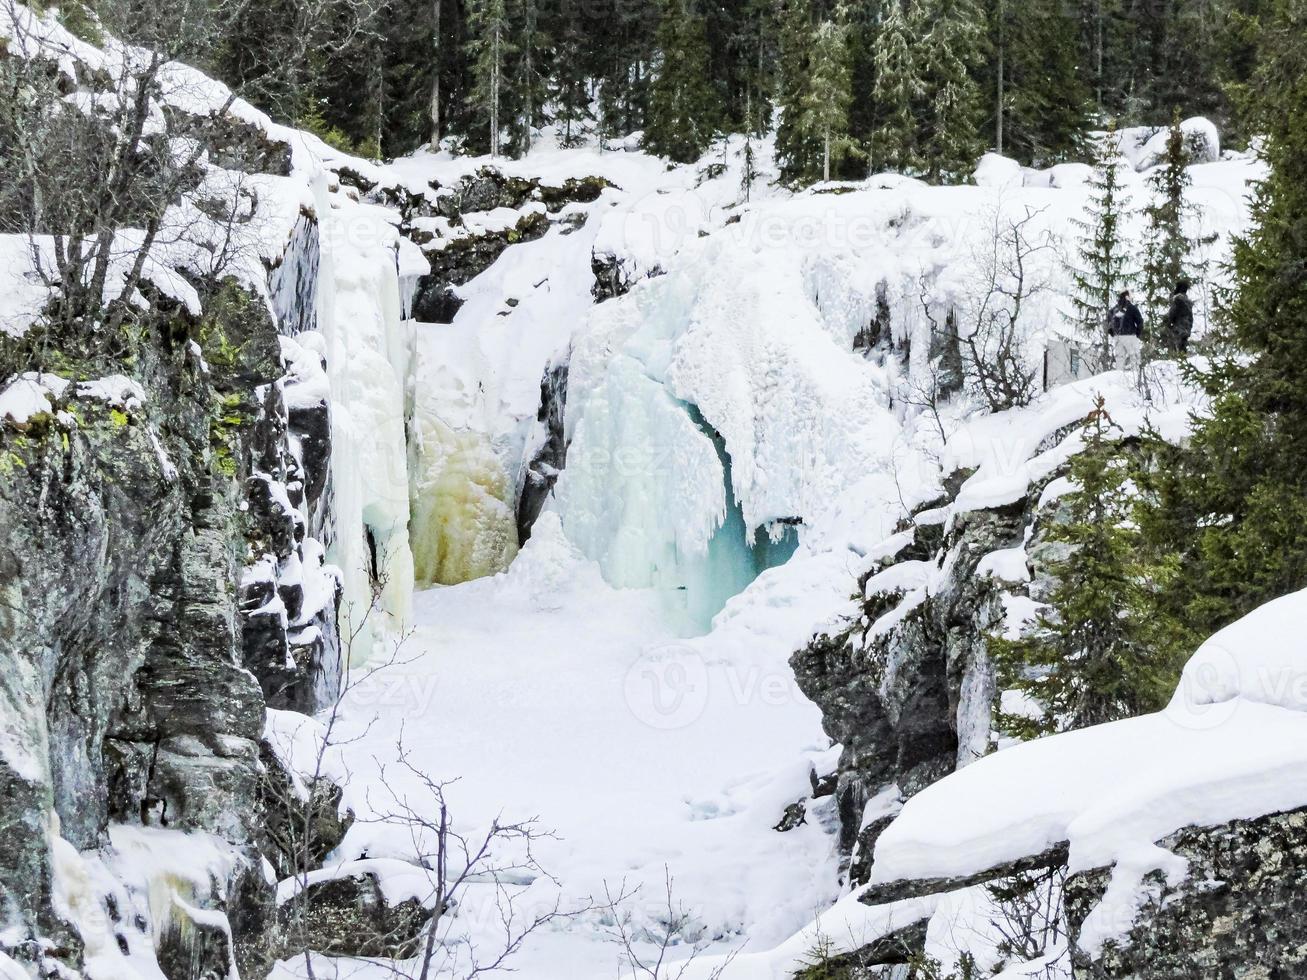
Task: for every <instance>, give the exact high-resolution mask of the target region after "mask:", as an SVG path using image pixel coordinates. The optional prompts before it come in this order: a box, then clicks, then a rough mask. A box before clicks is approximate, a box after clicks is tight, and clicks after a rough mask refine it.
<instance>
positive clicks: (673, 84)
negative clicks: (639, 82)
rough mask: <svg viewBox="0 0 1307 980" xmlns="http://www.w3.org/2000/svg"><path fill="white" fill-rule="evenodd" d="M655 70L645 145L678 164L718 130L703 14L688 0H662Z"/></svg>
mask: <svg viewBox="0 0 1307 980" xmlns="http://www.w3.org/2000/svg"><path fill="white" fill-rule="evenodd" d="M658 51H659V61H660V64H659V69H658V74H657V76H656V77H655V78H654V81H653V85H652V86H651V88H650V90H649V120H648V126H647V127H646V129H645V133H644V142H645V146H646V147H647V148H648V149H649V150H650V151H651V152H653V153H657V154H658V155H659V156H665V157H670V158H671V159H673V160H675V161H677V162H678V163H692V162H693V161H695V160H697V159H699V157H700V156H701V155H702V154H703V152H704V150H706V149H707V148H708V145H709V144H710V143H711V142H712V140H713V137H714V136H715V135H716V133H717V124H718V121H719V118H720V117H719V112H718V100H717V98H716V96H715V93H714V92H713V87H712V81H711V76H710V74H709V71H708V38H707V35H706V34H705V33H704V22H703V18H702V17H699V16H698V15H697V14H695V13H694V12H693V11H692V10H690V9H689V7H688V5H687V0H666V2H665V4H664V6H663V15H662V20H661V21H660V22H659V24H658Z"/></svg>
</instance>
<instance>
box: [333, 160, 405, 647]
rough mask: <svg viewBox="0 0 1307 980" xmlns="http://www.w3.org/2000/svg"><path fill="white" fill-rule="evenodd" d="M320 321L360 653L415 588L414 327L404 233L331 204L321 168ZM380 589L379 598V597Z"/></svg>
mask: <svg viewBox="0 0 1307 980" xmlns="http://www.w3.org/2000/svg"><path fill="white" fill-rule="evenodd" d="M314 197H315V202H316V205H317V207H316V210H317V215H318V221H319V229H320V234H321V258H320V279H319V286H318V316H317V321H318V329H319V331H320V333H321V338H322V343H323V346H324V351H323V353H324V354H325V356H326V361H327V376H328V378H329V380H330V384H331V439H332V457H331V458H332V464H331V466H332V469H331V482H332V508H331V509H332V514H333V516H334V529H333V530H334V533H333V535H332V540H331V543H330V549H329V552H328V556H327V557H328V560H329V561H331V562H332V563H334V564H335V565H337V566H339V568H340V569H341V572H342V575H343V579H344V600H343V602H342V607H341V616H342V619H343V622H342V623H341V635H342V636H346V637H348V636H354V635H355V634H357V636H356V638H355V640H354V642H353V644H352V648H351V650H350V657H351V660H352V661H353V662H355V663H357V662H360V661H363V660H366V659H367V658H368V657H369V656H370V655H372V653H373V652H374V651H375V650H376V648H377V646H378V644H379V643H380V642H381V638H382V637H383V635H384V634H385V633H386V632H398V631H399V630H400V629H401V628H402V627H403V625H404V624H405V623H406V622H407V620H408V618H409V612H410V604H411V601H412V592H413V555H412V552H411V551H410V549H409V542H408V522H409V504H408V448H407V445H406V441H405V412H406V404H407V386H408V383H409V376H410V371H411V361H412V338H411V330H410V327H409V326H408V324H406V323H405V322H404V321H403V319H402V317H401V311H402V306H401V297H400V283H399V270H398V266H397V260H396V250H397V247H398V233H397V232H396V230H395V229H394V228H393V227H392V226H391V225H390V224H388V223H387V222H386V221H385V220H384V218H383V217H381V216H380V215H378V214H376V213H375V212H374V211H373V210H371V209H367V208H364V207H353V208H351V207H348V206H342V207H339V208H338V207H336V206H335V205H337V204H338V203H340V202H336V201H333V200H332V197H331V195H330V194H329V192H328V189H327V182H326V178H325V177H321V176H320V177H319V178H318V179H317V181H316V184H315V188H314ZM374 599H375V607H374Z"/></svg>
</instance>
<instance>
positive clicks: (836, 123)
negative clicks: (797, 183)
mask: <svg viewBox="0 0 1307 980" xmlns="http://www.w3.org/2000/svg"><path fill="white" fill-rule="evenodd" d="M808 64H809V73H808V80H807V86H806V90H805V91H804V93H803V96H802V98H801V99H800V101H799V122H798V125H799V128H800V129H801V130H802V131H803V132H804V133H805V134H807V139H810V140H812V141H815V142H817V143H819V144H820V145H821V179H822V180H830V178H831V163H832V161H839V160H840V159H842V158H843V157H844V156H845V154H847V153H848V152H849V151H850V150H852V149H853V148H854V147H853V143H852V141H851V140H850V139H849V135H848V111H849V100H850V98H851V97H852V93H851V92H850V91H849V56H848V47H847V45H846V43H845V30H844V28H843V27H842V26H841V25H839V24H835V23H833V22H831V21H829V20H826V21H822V22H821V23H820V24H818V25H817V29H816V30H815V31H814V32H813V34H812V50H811V53H810V58H809V62H808Z"/></svg>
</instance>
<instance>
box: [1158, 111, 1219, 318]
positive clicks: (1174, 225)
mask: <svg viewBox="0 0 1307 980" xmlns="http://www.w3.org/2000/svg"><path fill="white" fill-rule="evenodd" d="M1188 164H1189V151H1188V149H1187V148H1186V146H1185V135H1184V131H1183V130H1182V129H1181V128H1180V119H1179V113H1177V114H1176V118H1175V120H1174V121H1173V122H1172V123H1171V129H1170V131H1169V133H1168V135H1167V140H1166V156H1165V158H1164V159H1163V161H1162V165H1161V166H1160V167H1158V168H1157V170H1156V171H1155V172H1154V173H1153V174H1152V175H1150V176H1149V178H1148V188H1149V191H1150V192H1151V200H1150V201H1149V203H1148V204H1147V205H1146V206H1145V207H1144V217H1145V219H1146V221H1147V231H1146V233H1145V249H1144V299H1145V302H1146V309H1147V314H1148V319H1149V321H1150V322H1154V323H1155V322H1157V321H1158V320H1159V319H1160V318H1161V316H1162V314H1164V313H1165V312H1166V310H1167V308H1168V305H1169V300H1170V297H1171V292H1172V290H1173V289H1174V288H1175V284H1176V282H1177V281H1178V280H1180V279H1182V278H1190V277H1191V276H1192V274H1193V272H1194V271H1195V269H1196V265H1195V263H1194V253H1195V252H1196V251H1197V249H1198V248H1199V247H1200V246H1201V245H1204V244H1208V243H1210V242H1211V241H1212V239H1211V238H1193V237H1189V236H1186V234H1185V230H1184V222H1185V218H1186V217H1188V216H1191V215H1192V214H1193V212H1194V208H1193V207H1192V206H1191V205H1189V204H1187V203H1186V202H1185V192H1186V191H1187V190H1188V189H1189V185H1190V183H1191V178H1190V176H1189V171H1188V170H1187V169H1186V168H1187V167H1188Z"/></svg>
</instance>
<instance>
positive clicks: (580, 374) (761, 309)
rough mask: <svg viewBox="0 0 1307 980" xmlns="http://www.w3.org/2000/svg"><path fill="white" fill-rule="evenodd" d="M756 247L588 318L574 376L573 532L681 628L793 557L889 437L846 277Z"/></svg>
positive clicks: (732, 251)
mask: <svg viewBox="0 0 1307 980" xmlns="http://www.w3.org/2000/svg"><path fill="white" fill-rule="evenodd" d="M755 244H756V240H755V239H754V238H753V236H752V231H751V229H748V228H745V227H743V226H738V225H737V226H731V227H729V228H726V229H724V230H722V231H720V232H718V233H717V234H715V235H713V236H710V237H708V238H704V239H701V240H699V241H697V242H694V243H691V244H690V245H689V246H688V247H687V248H686V250H685V251H684V252H682V253H681V255H679V256H678V257H677V259H676V261H675V262H674V263H672V264H671V267H670V268H669V270H668V272H667V273H666V274H665V275H663V276H659V277H657V278H655V279H652V280H649V281H647V282H645V283H643V284H641V285H640V286H638V287H637V288H636V289H635V290H633V291H632V292H631V293H630V294H629V295H627V296H625V297H623V298H621V299H618V300H614V301H611V302H609V303H605V304H602V305H601V306H599V307H597V308H596V309H595V310H594V311H593V313H592V315H591V317H590V321H589V325H588V328H587V330H586V331H584V332H583V334H582V335H581V336H580V337H579V338H578V339H577V341H576V345H575V350H574V353H573V357H572V362H571V368H570V373H569V401H568V410H567V429H568V434H569V437H570V439H571V446H570V448H569V450H568V458H567V467H566V468H565V469H564V471H563V475H562V477H561V478H560V480H559V483H558V487H557V491H556V506H557V508H558V511H559V513H560V515H561V517H562V520H563V525H564V528H565V530H566V533H567V536H568V538H569V539H570V540H572V541H573V542H574V543H575V544H576V545H577V546H578V547H580V548H581V550H582V551H583V552H584V553H585V554H586V555H587V556H588V557H590V558H592V559H595V560H597V561H598V562H599V564H600V566H601V568H602V569H603V571H604V575H605V578H607V579H608V581H609V582H611V583H613V584H614V585H618V586H625V587H641V586H645V587H649V586H652V587H656V588H659V589H661V590H664V592H665V593H666V594H667V597H668V602H669V603H670V604H671V605H672V606H673V608H674V609H675V610H676V611H677V612H678V613H680V614H681V616H682V625H683V628H684V629H685V630H686V631H688V632H701V631H703V630H705V629H707V627H708V626H709V624H710V622H711V619H712V617H713V616H714V615H715V614H716V612H718V611H719V610H720V609H721V608H722V606H723V605H724V604H725V602H726V600H727V599H729V598H730V597H731V596H732V595H734V594H736V593H738V592H740V591H742V590H743V589H744V588H745V587H746V586H747V585H748V584H749V583H750V582H751V581H753V579H754V578H755V577H756V576H757V575H758V574H759V572H760V571H762V570H763V569H765V568H767V567H770V566H771V565H773V564H776V563H778V562H781V561H784V560H785V559H786V558H788V556H789V554H790V552H791V551H792V550H793V548H794V547H795V544H796V543H797V538H798V535H799V533H800V531H799V530H797V529H796V528H795V527H794V526H792V525H797V524H799V523H800V522H801V521H802V520H803V519H805V518H810V517H815V516H817V515H818V514H819V513H820V512H821V511H822V510H823V508H824V507H826V506H827V505H828V503H829V501H830V500H831V499H833V498H834V496H835V491H836V490H837V489H838V488H840V487H843V486H846V485H849V484H851V483H853V482H856V479H857V478H858V477H860V476H861V475H863V474H864V473H865V472H867V471H868V470H871V469H875V468H877V467H878V466H879V465H880V461H881V460H883V459H884V457H885V455H886V453H885V449H886V446H887V440H891V439H893V437H894V435H895V434H896V433H897V431H898V426H897V423H896V422H895V419H894V417H893V415H892V414H891V413H890V412H889V410H888V408H887V399H886V396H885V394H884V380H885V374H884V371H883V370H882V369H881V368H879V367H878V366H876V365H874V364H872V363H870V362H868V361H866V360H864V359H863V358H862V357H861V356H860V355H858V354H856V353H855V352H854V351H853V349H852V343H851V340H852V335H853V332H854V330H855V329H856V325H857V323H858V322H859V320H860V317H861V316H862V315H864V313H865V310H866V309H867V307H868V305H869V298H868V295H867V291H865V290H862V289H860V288H855V285H854V284H855V283H856V282H858V279H857V277H856V276H852V275H846V276H843V277H840V276H836V275H829V276H814V275H813V274H812V269H811V261H810V259H809V258H808V257H806V256H805V255H804V254H803V253H802V252H799V251H796V250H790V249H785V248H771V249H767V248H761V249H759V248H755ZM818 279H820V281H821V282H822V283H823V287H822V292H823V294H822V295H821V296H820V302H819V297H818V290H817V288H816V287H815V286H814V281H816V280H818ZM871 298H872V299H874V291H872V293H871Z"/></svg>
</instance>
